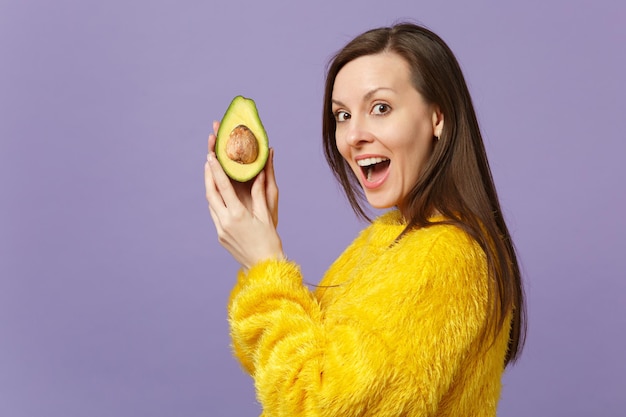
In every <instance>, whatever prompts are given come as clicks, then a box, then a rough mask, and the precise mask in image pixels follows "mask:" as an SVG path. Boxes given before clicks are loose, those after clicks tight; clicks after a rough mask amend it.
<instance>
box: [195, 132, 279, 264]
mask: <svg viewBox="0 0 626 417" xmlns="http://www.w3.org/2000/svg"><path fill="white" fill-rule="evenodd" d="M218 129H219V122H214V123H213V131H214V133H212V134H211V135H209V153H208V156H207V162H206V164H205V166H204V183H205V187H206V198H207V201H208V202H209V211H210V213H211V217H212V218H213V222H214V223H215V228H216V229H217V236H218V240H219V242H220V243H221V245H222V246H224V248H226V249H227V250H228V251H229V252H230V253H231V255H232V256H233V257H234V258H235V260H237V262H239V263H240V264H241V266H242V267H243V268H244V269H246V270H247V269H249V268H250V267H251V266H252V265H254V264H255V263H257V262H259V261H262V260H265V259H284V258H285V256H284V254H283V249H282V243H281V241H280V237H279V236H278V233H277V231H276V225H277V224H278V186H277V185H276V177H275V174H274V161H273V157H274V150H273V149H270V155H269V158H268V161H267V164H266V165H265V168H264V169H263V171H261V172H260V173H259V175H257V176H256V178H254V179H253V180H251V181H248V182H246V183H240V182H237V181H231V180H230V178H228V176H227V175H226V173H225V172H224V170H223V169H222V167H221V165H220V164H219V162H218V161H217V158H216V156H215V139H216V136H215V135H216V132H217V131H218Z"/></svg>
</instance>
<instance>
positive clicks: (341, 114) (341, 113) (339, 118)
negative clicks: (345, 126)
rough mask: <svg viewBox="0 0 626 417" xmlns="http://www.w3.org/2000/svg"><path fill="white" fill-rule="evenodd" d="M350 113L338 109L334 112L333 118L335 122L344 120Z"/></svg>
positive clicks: (348, 117)
mask: <svg viewBox="0 0 626 417" xmlns="http://www.w3.org/2000/svg"><path fill="white" fill-rule="evenodd" d="M350 117H351V116H350V113H348V112H346V111H343V110H339V111H336V112H335V120H336V121H337V122H345V121H346V120H348V119H350Z"/></svg>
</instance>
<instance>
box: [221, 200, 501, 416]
mask: <svg viewBox="0 0 626 417" xmlns="http://www.w3.org/2000/svg"><path fill="white" fill-rule="evenodd" d="M403 227H404V225H403V224H402V222H401V218H400V215H399V213H398V212H396V211H394V212H390V213H387V214H385V215H383V216H381V217H379V218H378V219H377V220H376V221H375V222H374V223H372V225H370V226H369V227H368V228H366V229H365V230H364V231H363V232H362V233H361V234H360V235H359V237H358V238H357V239H356V240H355V241H354V242H353V243H352V244H351V245H350V246H349V247H348V248H347V249H346V251H345V252H344V253H343V254H342V255H341V256H340V257H339V258H338V259H337V260H336V261H335V263H334V264H333V265H332V266H331V267H330V269H329V270H328V272H327V273H326V275H325V277H324V279H323V280H322V282H321V283H320V286H319V287H318V288H317V290H316V291H315V293H313V292H311V291H309V289H308V288H307V287H306V286H305V285H303V283H302V276H301V274H300V271H299V268H298V266H297V265H295V264H293V263H291V262H287V261H265V262H262V263H259V264H257V265H255V266H254V267H252V268H251V269H250V270H249V271H248V273H247V274H243V273H240V274H239V277H238V282H237V285H236V286H235V288H234V290H233V292H232V295H231V299H230V303H229V321H230V325H231V335H232V340H233V347H234V351H235V355H236V356H237V358H239V360H240V361H241V363H242V365H243V367H244V368H245V369H246V370H247V371H248V372H249V373H250V374H251V375H252V377H253V378H254V382H255V385H256V391H257V396H258V399H259V401H260V402H261V404H262V406H263V410H264V411H263V416H265V417H287V416H289V417H295V416H307V417H313V416H346V417H351V416H379V417H387V416H407V417H408V416H420V417H423V416H438V417H443V416H455V417H465V416H467V417H470V416H471V417H477V416H495V415H496V405H497V401H498V397H499V393H500V384H501V382H500V380H501V376H502V372H503V368H504V357H505V353H506V348H507V341H508V330H509V329H508V328H506V329H501V331H500V332H499V333H498V336H497V337H496V339H495V341H494V343H485V339H484V338H481V336H482V335H483V334H484V333H483V332H484V331H485V330H486V329H485V326H486V324H485V323H486V314H487V312H488V311H489V303H490V300H488V299H487V287H488V277H487V272H486V260H485V255H484V252H483V251H482V250H481V248H480V247H479V246H478V245H477V244H476V243H475V242H474V241H473V240H472V239H471V238H470V237H469V236H467V235H466V234H465V233H464V232H463V231H461V230H460V229H458V228H456V227H454V226H448V225H439V226H433V227H430V228H424V229H420V230H416V231H412V232H410V233H409V234H407V235H406V236H405V237H403V238H402V239H401V240H400V241H399V242H398V243H396V244H393V242H394V239H395V238H396V237H397V236H398V235H399V234H400V232H401V231H402V229H403ZM486 340H487V341H490V340H491V339H486Z"/></svg>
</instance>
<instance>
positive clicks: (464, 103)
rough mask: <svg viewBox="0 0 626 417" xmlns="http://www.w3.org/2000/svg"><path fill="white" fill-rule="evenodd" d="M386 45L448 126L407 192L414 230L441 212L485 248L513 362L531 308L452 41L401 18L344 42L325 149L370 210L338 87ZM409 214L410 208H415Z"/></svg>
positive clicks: (496, 323)
mask: <svg viewBox="0 0 626 417" xmlns="http://www.w3.org/2000/svg"><path fill="white" fill-rule="evenodd" d="M381 52H394V53H396V54H398V55H400V56H401V57H402V58H404V59H405V60H406V61H407V62H408V63H409V66H410V68H411V77H412V83H413V86H414V87H415V88H416V89H417V91H418V92H419V93H420V94H421V95H422V96H423V97H424V99H425V100H426V102H428V103H431V104H433V103H434V104H436V105H437V106H439V108H440V110H441V112H442V113H443V115H444V124H443V131H442V134H441V136H440V138H439V140H437V141H436V144H435V146H434V149H433V152H432V155H431V157H430V159H429V161H428V162H427V164H426V166H425V167H424V168H423V170H422V172H421V174H420V177H419V179H418V181H417V183H416V184H415V185H414V186H413V188H412V189H411V191H410V192H409V194H408V195H407V196H406V204H405V206H406V207H407V210H406V213H405V216H406V220H407V225H406V228H405V229H404V231H403V232H402V234H401V235H400V236H399V238H401V237H402V236H403V235H404V234H405V233H406V232H407V231H409V230H412V229H416V228H420V227H428V226H432V225H433V224H440V223H442V222H436V223H433V222H430V221H429V220H428V219H429V217H430V216H431V215H432V214H433V213H434V212H436V211H438V212H439V213H441V214H442V215H443V216H444V217H445V218H446V219H448V220H446V221H444V222H443V223H450V224H455V225H457V226H459V227H461V228H462V229H463V230H465V231H466V232H467V233H468V234H469V235H470V236H472V237H473V238H474V239H475V240H476V241H477V242H478V243H479V244H480V246H481V247H482V249H483V250H484V251H485V254H486V258H487V265H488V270H489V274H490V278H491V280H490V297H489V299H490V300H492V302H491V306H492V308H493V314H492V315H491V317H492V319H491V320H490V322H489V325H491V326H493V327H492V328H493V330H494V331H495V332H497V331H499V330H500V329H502V327H503V326H504V325H505V324H506V325H508V323H505V320H506V318H507V317H509V313H510V314H512V323H511V328H510V335H509V346H508V352H507V356H506V361H505V364H506V365H508V364H509V363H510V362H514V361H515V360H516V359H517V358H518V357H519V355H520V353H521V350H522V346H523V344H524V339H525V334H526V309H525V302H524V291H523V286H522V281H521V274H520V269H519V265H518V261H517V256H516V253H515V248H514V246H513V242H512V240H511V236H510V234H509V231H508V228H507V226H506V223H505V221H504V218H503V215H502V211H501V209H500V203H499V202H498V196H497V194H496V189H495V185H494V182H493V178H492V175H491V170H490V169H489V164H488V162H487V155H486V152H485V147H484V145H483V140H482V136H481V134H480V129H479V127H478V120H477V118H476V113H475V111H474V107H473V105H472V100H471V97H470V94H469V90H468V88H467V85H466V83H465V79H464V77H463V73H462V71H461V68H460V66H459V64H458V62H457V60H456V58H455V57H454V54H453V53H452V51H451V50H450V48H449V47H448V46H447V45H446V43H445V42H444V41H443V40H442V39H441V38H440V37H439V36H437V35H436V34H435V33H433V32H431V31H430V30H428V29H426V28H424V27H421V26H417V25H415V24H412V23H401V24H398V25H395V26H392V27H384V28H378V29H373V30H370V31H367V32H365V33H363V34H361V35H359V36H358V37H356V38H355V39H353V40H352V41H351V42H349V43H348V44H347V45H346V46H345V47H344V48H343V49H341V50H340V51H339V52H338V53H337V54H336V55H335V56H334V58H333V59H332V60H331V62H330V65H329V67H328V70H327V76H326V86H325V93H324V109H323V111H324V113H323V125H322V132H323V139H324V154H325V156H326V160H327V162H328V164H329V165H330V167H331V169H332V170H333V173H334V174H335V177H336V178H337V180H338V181H339V182H340V183H341V185H342V187H343V189H344V191H345V193H346V196H347V198H348V201H349V202H350V205H351V206H352V208H353V210H354V211H355V213H356V214H357V215H358V216H359V217H362V218H364V219H367V220H369V217H368V215H367V213H366V211H365V210H364V208H363V206H362V205H361V203H363V202H364V201H365V198H364V195H363V190H362V189H361V187H360V185H359V182H358V179H357V178H356V176H355V175H354V173H353V172H352V170H351V169H350V167H349V166H348V164H347V162H346V161H345V160H344V159H343V157H342V156H341V154H340V153H339V151H338V149H337V146H336V139H335V128H336V124H335V117H334V115H333V112H332V103H331V100H332V93H333V86H334V84H335V78H336V77H337V73H338V72H339V71H340V70H341V69H342V68H343V66H344V65H346V64H347V63H348V62H350V61H352V60H354V59H356V58H358V57H361V56H364V55H373V54H377V53H381ZM407 214H408V215H407Z"/></svg>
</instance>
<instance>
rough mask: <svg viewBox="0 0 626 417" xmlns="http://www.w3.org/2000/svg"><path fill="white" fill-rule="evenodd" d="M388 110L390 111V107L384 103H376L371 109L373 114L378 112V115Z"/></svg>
mask: <svg viewBox="0 0 626 417" xmlns="http://www.w3.org/2000/svg"><path fill="white" fill-rule="evenodd" d="M390 111H391V107H390V106H389V104H385V103H378V104H376V105H375V106H374V108H373V109H372V113H373V114H379V115H381V114H387V113H389V112H390Z"/></svg>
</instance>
